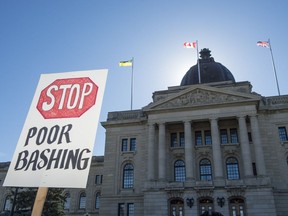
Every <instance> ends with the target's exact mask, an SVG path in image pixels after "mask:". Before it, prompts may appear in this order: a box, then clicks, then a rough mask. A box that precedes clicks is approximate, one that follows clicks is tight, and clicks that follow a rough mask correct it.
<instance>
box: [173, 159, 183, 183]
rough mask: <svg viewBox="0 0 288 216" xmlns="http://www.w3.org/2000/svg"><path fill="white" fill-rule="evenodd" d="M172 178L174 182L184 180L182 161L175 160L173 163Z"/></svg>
mask: <svg viewBox="0 0 288 216" xmlns="http://www.w3.org/2000/svg"><path fill="white" fill-rule="evenodd" d="M174 177H175V181H176V182H184V181H185V178H186V173H185V163H184V161H182V160H177V161H176V162H175V163H174Z"/></svg>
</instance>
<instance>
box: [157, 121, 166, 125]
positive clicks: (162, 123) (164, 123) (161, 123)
mask: <svg viewBox="0 0 288 216" xmlns="http://www.w3.org/2000/svg"><path fill="white" fill-rule="evenodd" d="M166 123H167V122H165V121H159V122H157V124H158V125H166Z"/></svg>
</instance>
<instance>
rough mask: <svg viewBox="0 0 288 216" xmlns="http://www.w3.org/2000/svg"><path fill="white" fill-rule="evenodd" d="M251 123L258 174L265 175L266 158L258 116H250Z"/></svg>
mask: <svg viewBox="0 0 288 216" xmlns="http://www.w3.org/2000/svg"><path fill="white" fill-rule="evenodd" d="M250 123H251V132H252V139H253V144H254V151H255V160H256V168H257V175H260V176H265V175H266V168H265V160H264V153H263V148H262V140H261V135H260V131H259V125H258V119H257V117H256V116H250Z"/></svg>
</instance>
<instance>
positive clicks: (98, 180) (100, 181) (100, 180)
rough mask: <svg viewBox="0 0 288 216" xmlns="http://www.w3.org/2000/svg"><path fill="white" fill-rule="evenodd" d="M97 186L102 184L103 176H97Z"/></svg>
mask: <svg viewBox="0 0 288 216" xmlns="http://www.w3.org/2000/svg"><path fill="white" fill-rule="evenodd" d="M95 184H97V185H99V184H102V175H96V178H95Z"/></svg>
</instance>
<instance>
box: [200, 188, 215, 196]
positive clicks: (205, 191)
mask: <svg viewBox="0 0 288 216" xmlns="http://www.w3.org/2000/svg"><path fill="white" fill-rule="evenodd" d="M197 197H199V198H200V197H213V189H198V190H197Z"/></svg>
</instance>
